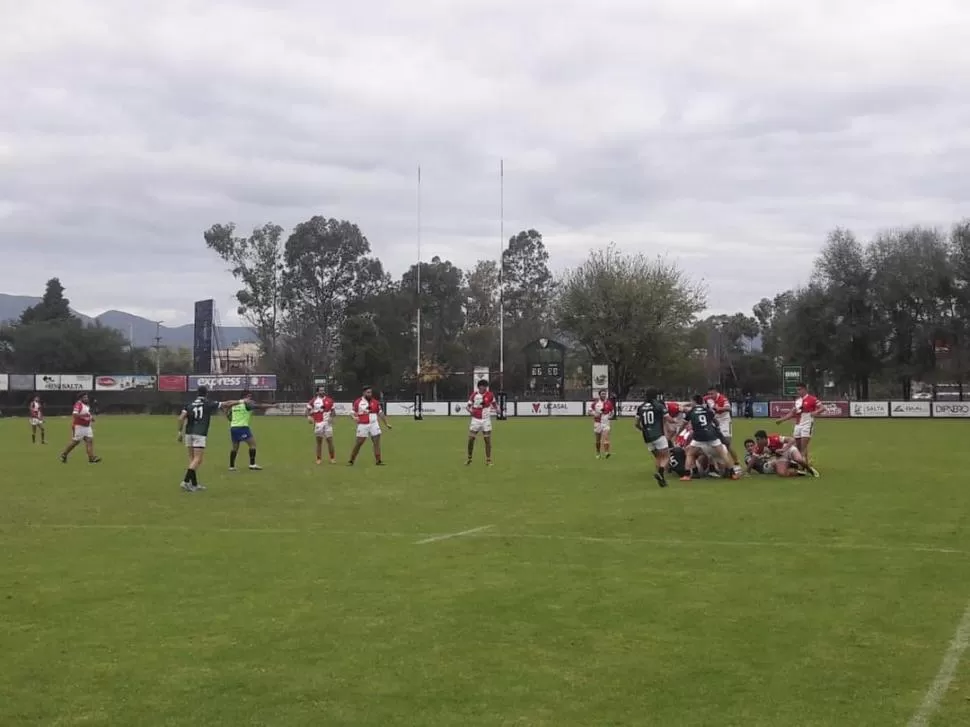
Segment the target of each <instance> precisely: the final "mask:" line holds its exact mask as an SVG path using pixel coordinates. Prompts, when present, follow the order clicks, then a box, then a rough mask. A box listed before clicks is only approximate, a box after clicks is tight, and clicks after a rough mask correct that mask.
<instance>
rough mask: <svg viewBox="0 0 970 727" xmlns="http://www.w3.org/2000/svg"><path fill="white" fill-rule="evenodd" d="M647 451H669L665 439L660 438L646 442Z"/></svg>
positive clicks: (668, 445)
mask: <svg viewBox="0 0 970 727" xmlns="http://www.w3.org/2000/svg"><path fill="white" fill-rule="evenodd" d="M647 449H649V450H650V451H651V452H665V451H667V450H668V449H670V443H669V442H668V441H667V438H666V437H660V438H659V439H654V440H653V441H652V442H647Z"/></svg>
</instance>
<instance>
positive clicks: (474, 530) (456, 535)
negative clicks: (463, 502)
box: [415, 525, 495, 545]
mask: <svg viewBox="0 0 970 727" xmlns="http://www.w3.org/2000/svg"><path fill="white" fill-rule="evenodd" d="M494 527H495V526H494V525H482V526H481V527H480V528H472V529H471V530H462V531H461V532H460V533H445V534H444V535H432V536H431V537H430V538H425V539H424V540H419V541H417V542H416V543H415V545H424V544H425V543H437V542H438V541H439V540H451V539H452V538H460V537H462V536H464V535H474V534H475V533H480V532H482V531H483V530H488V529H489V528H494Z"/></svg>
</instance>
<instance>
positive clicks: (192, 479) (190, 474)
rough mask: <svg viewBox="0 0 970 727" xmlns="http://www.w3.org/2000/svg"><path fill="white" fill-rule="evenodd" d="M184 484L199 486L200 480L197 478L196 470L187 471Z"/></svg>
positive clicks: (183, 479) (183, 480)
mask: <svg viewBox="0 0 970 727" xmlns="http://www.w3.org/2000/svg"><path fill="white" fill-rule="evenodd" d="M182 482H188V483H189V484H190V485H192V486H193V487H195V486H197V485H198V484H199V480H198V479H197V478H196V476H195V470H194V469H187V470H185V477H184V478H182Z"/></svg>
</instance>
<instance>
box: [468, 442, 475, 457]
mask: <svg viewBox="0 0 970 727" xmlns="http://www.w3.org/2000/svg"><path fill="white" fill-rule="evenodd" d="M474 455H475V440H474V439H469V440H468V459H469V460H470V459H471V458H472V457H473V456H474Z"/></svg>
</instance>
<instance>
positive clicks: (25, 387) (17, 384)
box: [8, 374, 35, 391]
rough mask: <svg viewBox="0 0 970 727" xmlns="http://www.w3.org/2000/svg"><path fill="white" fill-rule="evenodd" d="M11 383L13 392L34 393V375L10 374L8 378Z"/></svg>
mask: <svg viewBox="0 0 970 727" xmlns="http://www.w3.org/2000/svg"><path fill="white" fill-rule="evenodd" d="M8 379H9V382H10V390H11V391H33V390H34V383H35V380H34V375H33V374H10V375H9V376H8Z"/></svg>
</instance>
